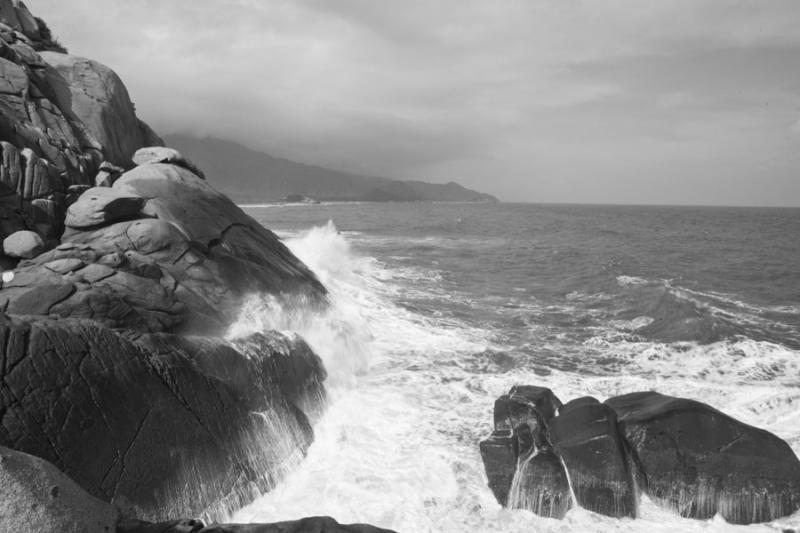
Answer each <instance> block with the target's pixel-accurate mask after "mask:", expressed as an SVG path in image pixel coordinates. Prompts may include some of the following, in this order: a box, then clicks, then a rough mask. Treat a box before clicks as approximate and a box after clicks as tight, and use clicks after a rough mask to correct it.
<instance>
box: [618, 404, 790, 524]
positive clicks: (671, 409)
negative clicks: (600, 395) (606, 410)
mask: <svg viewBox="0 0 800 533" xmlns="http://www.w3.org/2000/svg"><path fill="white" fill-rule="evenodd" d="M606 404H607V405H608V406H610V407H611V408H613V409H614V410H615V411H616V413H617V416H618V418H619V423H620V427H621V428H622V432H623V433H624V435H625V437H626V439H627V442H628V443H629V444H630V447H631V449H632V451H633V453H635V458H636V461H637V463H638V464H639V465H640V467H641V469H642V477H643V481H644V487H643V488H644V490H645V492H646V493H647V494H648V495H649V496H650V497H651V498H652V499H653V500H654V501H656V502H658V503H660V504H662V505H665V506H667V507H670V508H672V509H674V510H675V511H677V512H678V513H680V514H681V515H682V516H687V517H691V518H702V519H707V518H711V517H712V516H714V515H715V514H716V513H719V514H720V515H722V517H723V518H725V520H727V521H728V522H731V523H735V524H750V523H754V522H766V521H770V520H774V519H776V518H780V517H782V516H787V515H790V514H792V513H793V512H795V511H796V510H798V509H800V461H798V459H797V456H795V454H794V452H792V449H791V448H790V447H789V445H788V444H787V443H786V442H785V441H783V440H782V439H780V438H778V437H777V436H775V435H773V434H772V433H769V432H768V431H765V430H763V429H758V428H755V427H753V426H748V425H747V424H744V423H742V422H739V421H738V420H735V419H733V418H731V417H730V416H728V415H726V414H723V413H721V412H720V411H718V410H716V409H714V408H713V407H711V406H709V405H706V404H704V403H700V402H697V401H694V400H688V399H685V398H676V397H673V396H666V395H663V394H659V393H657V392H636V393H631V394H626V395H623V396H617V397H614V398H610V399H609V400H607V401H606Z"/></svg>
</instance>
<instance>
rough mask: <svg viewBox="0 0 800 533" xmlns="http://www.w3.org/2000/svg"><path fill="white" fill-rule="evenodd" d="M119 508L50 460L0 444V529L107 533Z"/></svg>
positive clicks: (21, 532) (23, 532)
mask: <svg viewBox="0 0 800 533" xmlns="http://www.w3.org/2000/svg"><path fill="white" fill-rule="evenodd" d="M118 518H119V511H117V509H116V508H115V507H114V506H113V505H110V504H108V503H105V502H102V501H100V500H98V499H97V498H94V497H92V496H90V495H89V494H87V493H86V492H85V491H84V490H83V489H81V488H80V487H79V486H78V485H77V484H76V483H75V482H74V481H72V480H71V479H69V478H68V477H67V476H66V475H64V474H62V473H61V472H59V471H58V469H57V468H56V467H55V466H53V465H52V464H50V463H48V462H47V461H44V460H42V459H40V458H38V457H34V456H32V455H28V454H26V453H22V452H18V451H14V450H11V449H9V448H5V447H2V446H0V531H7V532H9V533H11V532H13V533H109V532H113V531H114V528H115V526H116V523H117V520H118Z"/></svg>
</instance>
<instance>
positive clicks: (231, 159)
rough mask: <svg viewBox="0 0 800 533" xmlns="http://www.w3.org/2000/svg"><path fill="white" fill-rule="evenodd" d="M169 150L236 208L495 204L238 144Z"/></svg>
mask: <svg viewBox="0 0 800 533" xmlns="http://www.w3.org/2000/svg"><path fill="white" fill-rule="evenodd" d="M164 141H165V143H166V144H167V146H171V147H172V148H175V149H176V150H178V151H179V152H181V153H182V154H183V155H185V156H186V157H188V158H189V159H191V160H192V161H194V162H195V163H196V164H197V165H198V166H199V167H200V168H202V169H203V171H204V172H205V174H206V176H207V178H208V180H209V182H211V184H212V185H214V187H216V188H217V189H219V190H220V191H222V192H223V193H225V194H227V195H228V196H230V197H231V198H233V200H234V201H236V202H239V203H250V202H265V201H279V200H280V199H282V198H285V197H291V196H297V195H303V196H307V197H309V198H313V199H315V200H323V201H331V200H342V201H348V200H349V201H373V202H393V201H394V202H413V201H452V202H496V201H497V199H496V198H495V197H494V196H491V195H489V194H484V193H480V192H477V191H473V190H470V189H467V188H465V187H462V186H461V185H459V184H458V183H455V182H452V181H451V182H449V183H445V184H438V183H426V182H423V181H399V180H392V179H389V178H381V177H374V176H361V175H358V174H350V173H348V172H340V171H338V170H332V169H329V168H324V167H318V166H314V165H306V164H304V163H297V162H295V161H290V160H288V159H282V158H279V157H272V156H271V155H269V154H266V153H264V152H259V151H257V150H251V149H250V148H247V147H245V146H242V145H241V144H238V143H235V142H232V141H224V140H221V139H214V138H210V137H206V138H198V137H193V136H190V135H168V136H166V137H165V138H164Z"/></svg>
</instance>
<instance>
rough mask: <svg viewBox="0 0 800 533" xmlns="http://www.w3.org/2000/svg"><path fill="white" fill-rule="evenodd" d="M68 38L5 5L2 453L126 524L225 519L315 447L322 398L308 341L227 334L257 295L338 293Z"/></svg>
mask: <svg viewBox="0 0 800 533" xmlns="http://www.w3.org/2000/svg"><path fill="white" fill-rule="evenodd" d="M57 50H60V47H59V46H58V45H57V43H55V42H53V41H52V40H51V37H50V36H49V30H47V29H46V26H45V25H44V24H43V22H41V21H40V20H39V19H36V18H35V17H32V16H31V15H30V13H29V12H28V11H27V9H26V8H25V6H24V5H23V4H22V3H21V2H19V1H18V0H0V155H1V156H2V157H1V158H0V238H2V239H3V240H4V241H5V243H4V244H5V245H6V246H4V250H5V253H3V254H0V267H2V269H3V270H9V272H4V275H3V282H2V286H1V288H0V344H2V347H3V348H2V352H0V445H2V446H8V447H10V448H13V449H16V450H19V451H21V452H26V453H30V454H34V455H36V456H39V457H41V458H44V459H46V460H48V461H50V462H52V463H53V464H54V465H55V466H56V467H58V468H60V469H61V470H62V471H63V472H65V473H66V474H67V475H69V476H70V477H71V478H72V479H74V481H75V482H76V483H77V484H78V485H79V486H80V487H82V488H83V489H85V490H86V491H88V492H89V493H90V494H92V495H93V496H94V497H96V498H99V499H100V500H103V501H106V502H113V503H114V504H115V505H116V506H118V507H119V508H120V509H121V510H122V512H123V514H124V515H125V516H131V517H136V518H141V519H147V520H162V519H168V518H170V517H175V516H201V517H204V518H207V519H218V518H220V517H223V516H226V514H227V513H229V512H230V511H231V510H232V509H234V508H237V507H239V506H241V505H243V504H245V503H248V502H249V501H251V500H252V499H253V498H254V497H255V496H256V495H257V494H258V493H260V492H263V491H266V490H269V489H270V488H271V487H273V486H274V484H275V483H276V481H277V480H278V479H280V478H281V477H282V476H283V475H285V473H286V472H287V471H288V469H290V468H291V467H292V466H293V465H295V464H296V463H297V462H298V461H299V460H300V459H301V458H302V456H303V454H304V453H305V450H306V448H307V447H308V445H309V443H310V442H311V440H312V438H313V432H312V429H311V427H312V422H313V421H314V420H315V418H316V417H318V416H319V413H320V411H321V409H322V404H323V402H324V398H325V391H324V388H323V386H322V382H323V380H324V379H325V370H324V369H323V367H322V363H321V361H320V360H319V358H318V357H317V356H316V355H315V354H314V353H313V352H312V351H311V349H310V348H309V347H308V345H307V344H306V343H305V342H304V341H303V340H302V339H300V338H297V337H293V336H286V335H282V334H280V333H277V332H263V333H260V334H254V335H251V336H250V337H247V338H244V339H237V340H226V339H225V338H223V337H222V336H221V335H222V334H223V333H224V332H225V331H226V330H227V329H228V327H229V326H230V325H231V323H232V322H233V321H234V320H235V319H236V318H237V316H238V313H239V310H240V306H241V304H242V301H243V299H244V298H245V297H247V296H249V295H251V294H258V293H266V294H270V295H273V296H276V297H279V298H285V299H292V300H293V301H296V302H300V303H302V304H305V305H311V306H315V305H316V306H322V305H325V304H326V291H325V288H324V287H323V286H322V284H320V282H319V281H318V280H317V278H316V277H315V276H314V274H313V273H312V272H311V271H310V270H309V269H308V268H307V267H306V266H305V265H303V263H302V262H300V261H299V260H298V259H297V258H296V257H295V256H294V255H293V254H292V253H291V252H290V251H289V250H288V249H287V248H286V247H285V246H284V245H283V243H281V242H280V240H279V239H278V238H277V237H276V236H275V235H274V234H273V233H272V232H270V231H269V230H267V229H266V228H264V227H262V226H260V225H259V224H258V223H257V222H256V221H255V220H253V219H252V218H251V217H249V216H247V215H246V214H245V213H244V212H242V211H241V210H240V209H239V208H238V207H237V206H236V205H235V204H234V203H233V202H231V201H230V200H229V199H228V198H226V197H225V196H223V195H221V194H219V193H218V192H216V191H215V190H214V189H213V188H211V187H210V186H209V185H208V184H207V183H206V182H205V181H204V180H203V174H202V171H200V169H198V168H197V167H196V166H195V165H194V164H192V163H191V161H189V160H188V159H186V158H184V157H183V156H182V155H181V154H179V153H178V152H176V151H174V150H170V149H165V148H161V147H159V146H158V145H160V144H162V143H161V140H160V139H159V138H158V136H157V135H156V134H155V133H154V132H153V131H152V130H151V129H150V128H149V127H148V126H147V125H146V124H144V123H143V122H141V121H140V120H139V119H138V118H137V117H136V114H135V112H134V108H133V104H132V103H131V100H130V97H129V95H128V92H127V90H126V89H125V86H124V85H123V84H122V82H121V80H120V79H119V78H118V77H117V75H116V74H114V72H113V71H111V70H110V69H109V68H107V67H105V66H103V65H101V64H99V63H97V62H94V61H91V60H88V59H84V58H79V57H74V56H70V55H67V54H64V53H61V52H58V51H57ZM135 165H139V166H135ZM134 166H135V168H134ZM126 170H127V172H126ZM199 335H203V336H202V337H201V336H199ZM92 501H93V500H92ZM87 502H88V500H87ZM87 505H88V503H87Z"/></svg>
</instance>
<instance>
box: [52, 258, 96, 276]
mask: <svg viewBox="0 0 800 533" xmlns="http://www.w3.org/2000/svg"><path fill="white" fill-rule="evenodd" d="M85 264H86V263H84V262H83V261H81V260H80V259H78V258H77V257H65V258H64V259H56V260H55V261H50V262H49V263H45V265H44V267H45V268H46V269H48V270H52V271H53V272H55V273H57V274H68V273H70V272H74V271H75V270H78V269H79V268H81V267H83V266H84V265H85Z"/></svg>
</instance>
